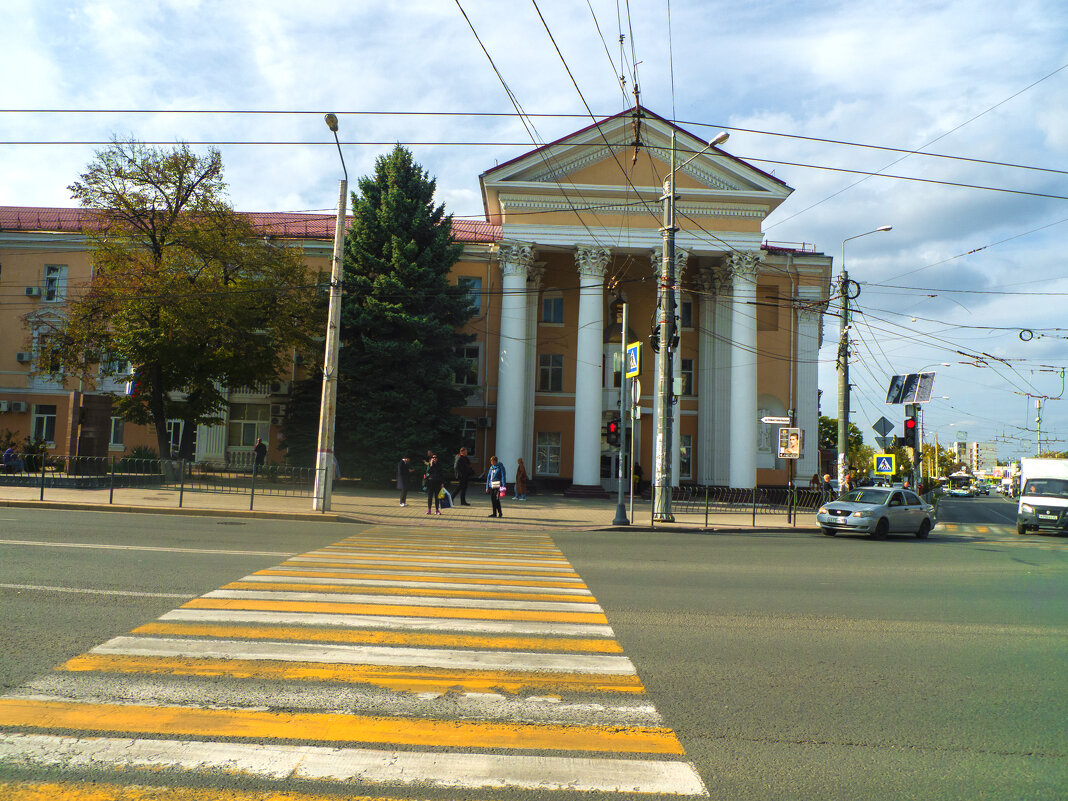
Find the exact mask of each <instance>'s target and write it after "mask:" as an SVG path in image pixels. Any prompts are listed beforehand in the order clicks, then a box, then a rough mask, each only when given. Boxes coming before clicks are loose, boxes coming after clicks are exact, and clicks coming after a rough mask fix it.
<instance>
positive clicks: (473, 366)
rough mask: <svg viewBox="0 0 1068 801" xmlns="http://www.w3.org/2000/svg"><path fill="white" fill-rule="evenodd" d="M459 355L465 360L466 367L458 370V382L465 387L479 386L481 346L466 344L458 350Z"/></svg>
mask: <svg viewBox="0 0 1068 801" xmlns="http://www.w3.org/2000/svg"><path fill="white" fill-rule="evenodd" d="M457 355H458V356H459V357H460V358H461V359H463V360H464V362H465V363H466V367H464V368H461V369H460V370H457V371H456V383H457V384H462V385H463V386H465V387H477V386H478V385H479V380H478V365H479V361H480V359H479V346H478V345H464V346H463V347H462V348H459V349H458V350H457Z"/></svg>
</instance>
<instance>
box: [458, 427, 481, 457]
mask: <svg viewBox="0 0 1068 801" xmlns="http://www.w3.org/2000/svg"><path fill="white" fill-rule="evenodd" d="M477 431H478V427H477V426H476V424H475V420H473V419H472V418H470V417H465V418H464V427H463V430H462V431H461V432H460V444H461V445H462V446H463V447H465V448H467V455H468V456H469V457H470V458H472V459H474V458H475V456H477V455H478V451H477V450H475V442H476V441H477V440H476V438H475V432H477Z"/></svg>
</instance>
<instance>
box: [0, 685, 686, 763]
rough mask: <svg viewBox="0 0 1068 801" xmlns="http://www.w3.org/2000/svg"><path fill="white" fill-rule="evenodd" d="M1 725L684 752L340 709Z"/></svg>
mask: <svg viewBox="0 0 1068 801" xmlns="http://www.w3.org/2000/svg"><path fill="white" fill-rule="evenodd" d="M0 726H19V727H21V728H24V729H74V730H84V731H102V732H109V733H120V734H162V735H164V736H187V737H234V738H249V739H257V740H292V739H301V740H314V741H331V742H337V743H366V744H382V743H388V744H392V745H407V746H423V747H427V746H433V747H437V748H507V749H514V750H525V751H541V750H547V751H611V752H613V753H619V754H673V755H679V754H682V753H683V750H682V745H681V744H680V743H679V741H678V738H677V737H675V733H674V732H673V731H671V729H666V728H663V727H648V726H632V727H612V726H579V725H553V724H546V723H499V722H495V721H465V720H434V719H425V718H423V719H417V718H399V717H373V716H370V715H352V714H339V713H336V712H273V711H267V712H264V711H259V710H248V709H199V708H196V707H181V706H135V705H125V704H80V703H75V702H66V701H33V700H21V699H14V698H0Z"/></svg>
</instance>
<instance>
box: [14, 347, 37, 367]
mask: <svg viewBox="0 0 1068 801" xmlns="http://www.w3.org/2000/svg"><path fill="white" fill-rule="evenodd" d="M15 361H17V362H18V363H19V364H28V363H29V362H32V361H33V354H32V353H28V352H26V351H24V350H20V351H19V352H18V353H16V354H15Z"/></svg>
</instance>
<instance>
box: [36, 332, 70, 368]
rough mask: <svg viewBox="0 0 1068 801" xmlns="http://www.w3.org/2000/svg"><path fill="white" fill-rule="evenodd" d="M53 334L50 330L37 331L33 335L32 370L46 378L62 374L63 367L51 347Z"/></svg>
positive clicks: (57, 354) (53, 348) (52, 346)
mask: <svg viewBox="0 0 1068 801" xmlns="http://www.w3.org/2000/svg"><path fill="white" fill-rule="evenodd" d="M53 336H54V333H53V332H52V330H51V329H47V330H46V329H38V330H37V331H35V332H34V334H33V369H34V370H35V371H36V372H38V373H41V374H42V375H48V376H60V375H62V374H63V369H62V367H63V365H62V363H61V362H60V359H59V353H58V352H57V351H56V349H55V347H54V345H53V339H52V338H53Z"/></svg>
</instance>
